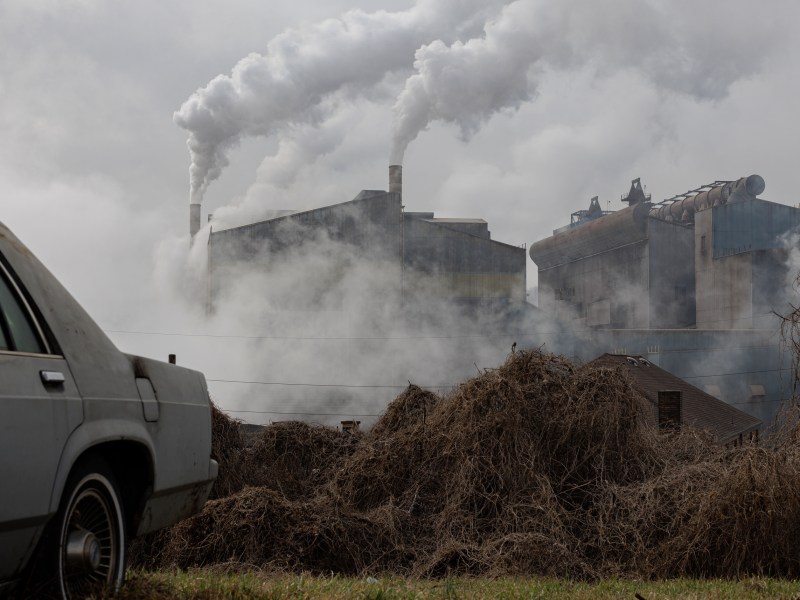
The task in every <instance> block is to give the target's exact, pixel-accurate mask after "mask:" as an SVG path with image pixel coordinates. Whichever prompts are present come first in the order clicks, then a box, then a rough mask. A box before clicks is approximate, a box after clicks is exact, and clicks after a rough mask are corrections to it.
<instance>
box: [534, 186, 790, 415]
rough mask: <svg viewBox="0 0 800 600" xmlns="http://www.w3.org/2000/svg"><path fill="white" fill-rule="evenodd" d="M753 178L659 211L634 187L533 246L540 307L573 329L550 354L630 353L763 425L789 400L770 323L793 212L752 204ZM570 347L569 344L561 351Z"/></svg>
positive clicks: (783, 276)
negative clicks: (614, 205)
mask: <svg viewBox="0 0 800 600" xmlns="http://www.w3.org/2000/svg"><path fill="white" fill-rule="evenodd" d="M763 190H764V180H763V179H762V178H761V177H759V176H758V175H751V176H750V177H746V178H742V179H739V180H737V181H716V182H714V183H712V184H709V185H707V186H703V187H701V188H698V189H696V190H691V191H689V192H687V193H685V194H680V195H679V196H675V197H673V198H670V199H668V200H664V201H662V202H659V203H657V204H656V203H653V202H651V199H650V197H649V196H647V195H646V194H645V193H644V190H643V188H642V186H641V183H640V181H639V180H638V179H637V180H634V181H633V183H632V185H631V189H630V192H629V193H628V195H627V196H625V197H624V198H623V200H624V201H625V202H627V203H628V204H629V206H628V207H626V208H624V209H622V210H619V211H616V212H604V211H602V210H601V209H600V205H599V202H598V201H597V199H596V198H593V199H592V202H591V203H590V207H589V210H584V211H579V212H577V213H573V215H572V219H571V223H570V224H569V225H567V226H565V227H562V228H560V229H557V230H555V231H554V232H553V235H552V236H551V237H549V238H546V239H544V240H540V241H538V242H536V243H535V244H533V245H532V246H531V249H530V256H531V258H532V260H533V261H534V262H535V263H536V265H537V266H538V269H539V305H540V308H542V309H543V310H544V311H545V312H547V313H549V314H551V315H553V316H555V317H557V318H559V319H561V320H565V321H568V322H570V323H571V324H572V329H573V331H575V332H576V338H575V340H571V341H569V342H567V343H566V346H567V347H566V348H564V347H560V346H561V343H563V340H562V341H561V342H559V341H555V342H554V345H555V346H557V349H558V350H560V351H567V352H571V353H573V354H574V355H576V356H578V357H580V358H584V359H589V358H591V356H592V354H597V353H598V352H614V353H633V354H641V355H644V356H647V357H648V358H649V359H650V360H651V361H652V362H654V363H656V364H659V365H660V366H662V367H663V368H665V369H667V370H668V371H670V372H672V373H674V374H675V375H678V376H680V377H682V378H684V379H687V380H688V381H690V382H691V383H693V384H694V385H697V386H698V387H700V388H701V389H704V390H705V391H707V392H709V393H711V394H712V395H714V396H716V397H719V398H721V399H723V400H725V401H727V402H729V403H731V404H735V405H737V406H738V407H739V408H742V409H744V410H746V411H748V412H749V413H750V414H753V415H755V416H757V417H758V418H760V419H762V420H763V421H764V422H765V423H769V422H770V421H772V419H773V417H774V415H775V414H776V411H777V409H778V407H779V406H780V404H781V402H783V401H784V400H786V399H787V398H788V397H789V396H790V393H791V379H792V377H791V375H792V374H791V373H790V372H789V367H788V361H787V357H786V356H785V355H784V353H783V352H782V347H781V343H780V336H779V331H778V330H779V319H778V318H777V317H776V315H775V313H779V314H781V313H784V312H785V311H786V309H787V307H788V301H789V299H790V298H789V294H791V293H793V292H792V288H791V286H790V282H791V280H792V277H793V276H794V275H796V274H794V273H790V271H789V267H788V265H787V258H788V255H789V251H790V246H791V243H790V241H789V236H790V235H791V233H792V232H796V231H797V230H798V226H800V209H797V208H794V207H791V206H785V205H781V204H775V203H772V202H767V201H765V200H762V199H759V198H757V196H758V195H759V194H760V193H761V192H763ZM569 346H572V347H571V348H570V347H569Z"/></svg>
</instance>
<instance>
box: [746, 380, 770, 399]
mask: <svg viewBox="0 0 800 600" xmlns="http://www.w3.org/2000/svg"><path fill="white" fill-rule="evenodd" d="M766 395H767V394H766V392H765V391H764V386H763V385H759V384H757V383H756V384H751V385H750V397H751V398H763V397H764V396H766Z"/></svg>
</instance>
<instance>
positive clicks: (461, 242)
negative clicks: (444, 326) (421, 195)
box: [403, 213, 526, 304]
mask: <svg viewBox="0 0 800 600" xmlns="http://www.w3.org/2000/svg"><path fill="white" fill-rule="evenodd" d="M462 224H463V223H460V222H456V221H453V222H447V221H443V220H434V219H431V218H418V217H416V216H415V215H414V214H413V213H412V214H407V215H406V216H405V219H404V222H403V293H404V296H405V297H406V298H408V299H414V298H420V297H433V298H441V299H451V300H455V301H459V302H467V303H474V302H502V303H508V304H515V303H524V302H525V294H526V289H525V266H526V265H525V260H526V256H525V254H526V253H525V249H524V248H520V247H516V246H510V245H508V244H503V243H501V242H496V241H494V240H491V239H490V238H489V236H488V229H487V228H486V225H485V223H484V224H480V223H466V225H467V226H466V227H461V225H462Z"/></svg>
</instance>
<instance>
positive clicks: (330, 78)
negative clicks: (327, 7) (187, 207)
mask: <svg viewBox="0 0 800 600" xmlns="http://www.w3.org/2000/svg"><path fill="white" fill-rule="evenodd" d="M506 3H507V0H488V1H487V0H420V1H419V2H417V4H415V5H414V6H413V7H412V8H410V9H408V10H406V11H401V12H394V13H390V12H386V11H378V12H375V13H369V14H368V13H365V12H363V11H361V10H353V11H349V12H347V13H345V14H344V15H342V16H341V17H340V18H338V19H328V20H325V21H322V22H321V23H317V24H315V25H311V26H308V27H303V28H298V29H290V30H287V31H285V32H284V33H282V34H280V35H279V36H277V37H275V38H274V39H273V40H272V41H271V42H269V44H268V45H267V51H266V53H265V54H255V53H254V54H250V55H249V56H247V57H245V58H243V59H242V60H241V61H239V63H238V64H237V65H236V66H235V67H234V69H233V72H232V74H231V75H230V76H225V75H220V76H218V77H216V78H215V79H213V80H212V81H211V82H210V83H209V84H208V85H207V86H206V87H204V88H202V89H200V90H198V91H197V92H196V93H195V94H194V95H193V96H192V97H191V98H189V99H188V100H187V101H186V102H185V103H184V105H183V106H182V107H181V108H180V110H179V111H178V112H176V113H175V115H174V120H175V122H176V123H177V124H178V125H179V126H180V127H183V128H184V129H186V130H188V131H189V140H188V146H189V151H190V154H191V160H192V164H191V169H190V177H191V201H192V202H200V201H201V200H202V197H203V194H204V193H205V191H206V189H207V188H208V185H209V184H210V182H211V181H213V180H214V179H216V178H218V177H219V176H220V174H221V172H222V170H223V169H224V168H225V167H226V166H227V164H228V152H229V151H230V150H231V148H233V147H234V146H236V144H237V143H238V142H239V141H240V140H241V139H242V138H243V137H244V136H266V135H272V134H275V133H276V132H278V131H280V130H281V129H282V128H284V127H286V126H287V125H292V124H302V123H318V122H320V121H321V120H323V119H324V118H325V117H326V116H328V115H329V114H330V112H331V111H333V110H335V107H336V102H335V101H331V99H332V97H334V96H336V97H337V98H339V99H342V100H344V99H347V98H348V97H352V96H359V95H362V94H365V93H369V91H370V90H371V89H372V88H374V87H375V86H376V85H377V84H379V83H380V82H381V80H382V79H384V77H386V76H387V74H390V73H392V72H395V71H398V70H408V69H410V67H411V61H412V57H413V54H414V51H415V50H416V49H417V48H419V47H420V45H421V44H423V43H425V42H427V41H429V40H431V39H439V38H441V39H443V40H445V41H446V42H447V43H452V42H453V41H455V40H458V39H460V38H461V37H462V36H466V37H467V39H469V37H471V36H473V35H475V34H476V32H477V31H479V30H480V28H481V27H482V26H483V23H484V22H485V21H486V19H487V17H488V16H490V15H492V14H493V13H495V12H496V10H497V9H498V7H500V6H502V5H504V4H506Z"/></svg>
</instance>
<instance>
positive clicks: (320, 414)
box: [222, 409, 381, 417]
mask: <svg viewBox="0 0 800 600" xmlns="http://www.w3.org/2000/svg"><path fill="white" fill-rule="evenodd" d="M222 411H223V412H226V413H235V414H239V413H251V414H256V415H301V416H304V417H380V416H381V415H379V414H358V413H324V412H281V411H277V410H225V409H222Z"/></svg>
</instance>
